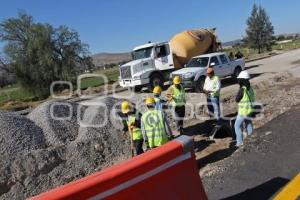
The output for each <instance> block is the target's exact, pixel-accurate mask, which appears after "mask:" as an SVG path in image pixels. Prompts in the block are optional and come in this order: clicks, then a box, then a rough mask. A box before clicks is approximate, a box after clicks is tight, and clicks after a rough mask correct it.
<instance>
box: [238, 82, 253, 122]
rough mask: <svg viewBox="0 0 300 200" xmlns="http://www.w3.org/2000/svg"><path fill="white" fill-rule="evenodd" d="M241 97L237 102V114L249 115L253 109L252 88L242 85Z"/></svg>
mask: <svg viewBox="0 0 300 200" xmlns="http://www.w3.org/2000/svg"><path fill="white" fill-rule="evenodd" d="M242 88H243V92H244V94H243V98H242V99H241V101H240V102H239V104H238V107H239V108H238V114H239V115H240V116H245V117H247V116H249V115H251V114H252V113H253V111H254V102H255V94H254V90H253V89H252V88H250V89H247V87H245V86H243V87H242Z"/></svg>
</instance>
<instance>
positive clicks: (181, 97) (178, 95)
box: [171, 85, 185, 107]
mask: <svg viewBox="0 0 300 200" xmlns="http://www.w3.org/2000/svg"><path fill="white" fill-rule="evenodd" d="M171 90H172V92H173V96H172V97H173V98H172V105H173V106H174V107H176V106H184V105H185V91H184V88H183V87H181V89H178V88H177V87H176V86H175V85H172V86H171Z"/></svg>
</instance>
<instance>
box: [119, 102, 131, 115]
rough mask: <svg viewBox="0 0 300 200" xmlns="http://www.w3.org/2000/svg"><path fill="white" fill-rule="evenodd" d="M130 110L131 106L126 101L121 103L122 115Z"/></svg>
mask: <svg viewBox="0 0 300 200" xmlns="http://www.w3.org/2000/svg"><path fill="white" fill-rule="evenodd" d="M130 110H131V105H130V103H129V102H128V101H123V102H122V104H121V111H122V113H124V114H126V113H128V112H129V111H130Z"/></svg>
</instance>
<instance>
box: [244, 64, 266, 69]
mask: <svg viewBox="0 0 300 200" xmlns="http://www.w3.org/2000/svg"><path fill="white" fill-rule="evenodd" d="M261 65H262V64H257V65H250V66H246V67H245V69H246V70H248V69H252V68H256V67H259V66H261Z"/></svg>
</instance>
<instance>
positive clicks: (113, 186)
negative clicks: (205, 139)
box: [31, 136, 207, 200]
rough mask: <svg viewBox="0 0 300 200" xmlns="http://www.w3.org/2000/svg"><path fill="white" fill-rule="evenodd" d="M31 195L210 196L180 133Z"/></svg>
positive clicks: (37, 199)
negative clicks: (165, 142) (83, 175)
mask: <svg viewBox="0 0 300 200" xmlns="http://www.w3.org/2000/svg"><path fill="white" fill-rule="evenodd" d="M31 199H32V200H42V199H64V200H65V199H70V200H76V199H90V200H95V199H118V200H120V199H124V200H129V199H130V200H141V199H149V200H150V199H151V200H152V199H156V200H160V199H162V200H168V199H172V200H174V199H182V200H186V199H189V200H193V199H197V200H199V199H203V200H206V199H207V196H206V194H205V191H204V188H203V185H202V182H201V179H200V176H199V172H198V169H197V166H196V160H195V155H194V152H193V141H192V139H191V138H190V137H188V136H181V137H179V138H177V139H175V140H173V141H171V142H169V143H167V144H165V145H163V146H162V147H159V148H156V149H153V150H151V151H148V152H146V153H144V154H142V155H139V156H136V157H134V158H132V159H129V160H127V161H125V162H123V163H120V164H118V165H115V166H112V167H110V168H107V169H105V170H102V171H100V172H97V173H94V174H92V175H90V176H87V177H85V178H82V179H79V180H77V181H73V182H71V183H69V184H66V185H64V186H61V187H58V188H56V189H53V190H50V191H48V192H45V193H42V194H40V195H38V196H35V197H32V198H31Z"/></svg>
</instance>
